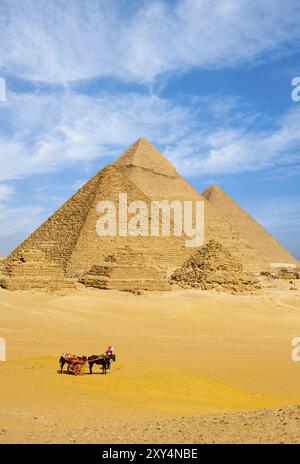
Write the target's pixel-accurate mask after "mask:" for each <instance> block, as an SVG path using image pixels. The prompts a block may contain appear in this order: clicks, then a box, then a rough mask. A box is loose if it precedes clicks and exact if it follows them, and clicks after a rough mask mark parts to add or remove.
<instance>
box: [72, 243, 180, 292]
mask: <svg viewBox="0 0 300 464" xmlns="http://www.w3.org/2000/svg"><path fill="white" fill-rule="evenodd" d="M80 282H81V283H83V284H84V285H85V286H86V287H94V288H100V289H105V290H121V291H130V292H134V291H140V290H148V291H149V290H150V291H151V290H159V291H164V290H170V289H171V287H170V285H169V283H168V281H167V280H166V278H165V276H164V275H163V272H162V271H161V270H159V269H158V268H157V267H155V265H154V264H153V262H152V261H151V259H149V258H148V259H146V258H145V255H144V253H143V250H140V251H139V250H137V249H135V250H133V249H132V248H131V247H129V246H125V247H124V248H120V249H118V250H116V251H115V252H114V253H113V254H111V255H108V256H106V258H105V259H104V261H103V263H100V264H97V265H94V266H92V267H91V269H90V270H89V271H87V272H85V273H84V274H83V275H82V277H81V278H80Z"/></svg>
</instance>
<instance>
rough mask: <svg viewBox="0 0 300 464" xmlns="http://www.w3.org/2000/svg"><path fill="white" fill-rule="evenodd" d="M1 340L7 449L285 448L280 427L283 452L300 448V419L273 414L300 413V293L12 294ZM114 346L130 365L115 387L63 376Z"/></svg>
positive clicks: (3, 313)
mask: <svg viewBox="0 0 300 464" xmlns="http://www.w3.org/2000/svg"><path fill="white" fill-rule="evenodd" d="M0 336H2V337H5V339H6V342H7V354H8V361H7V362H4V363H0V376H1V383H0V405H1V409H0V411H1V412H0V442H27V443H29V442H34V443H35V442H46V441H48V442H73V441H76V442H80V441H81V442H113V441H115V442H126V441H127V442H128V441H129V442H131V441H137V442H159V441H160V442H198V441H199V442H201V441H205V442H212V441H227V442H228V441H229V442H230V441H235V442H239V441H251V437H252V441H266V442H268V441H276V433H275V432H274V433H271V432H270V431H269V430H268V428H267V429H266V428H265V427H264V426H263V424H267V423H269V422H270V421H271V423H272V424H273V423H274V424H277V425H276V427H275V429H274V430H277V436H278V441H282V440H283V441H298V442H299V436H298V435H297V433H298V432H297V427H296V428H295V425H296V424H298V422H297V417H298V415H299V409H297V407H296V406H295V407H293V408H292V409H286V410H285V412H283V413H281V412H280V413H278V414H279V416H278V415H277V412H276V411H275V412H274V411H273V409H270V408H275V409H276V410H278V408H281V407H286V406H289V407H292V406H293V405H297V404H300V392H299V388H298V385H299V377H300V363H295V362H293V361H292V360H291V339H292V338H293V337H295V336H300V291H299V290H295V291H290V290H288V289H286V290H283V289H281V290H280V289H278V290H277V291H276V290H275V289H272V291H271V290H270V291H269V290H268V289H265V290H264V291H263V292H262V293H261V294H260V295H257V296H253V295H251V296H232V295H224V294H213V293H208V292H201V291H178V292H165V293H163V294H158V293H157V294H155V293H154V294H146V295H142V296H138V297H136V296H133V295H131V294H128V293H121V292H105V291H99V290H86V289H83V290H81V291H80V292H78V291H77V292H76V293H71V292H70V293H68V294H65V295H53V294H47V293H44V294H39V293H30V292H9V291H6V290H0ZM109 343H113V344H114V346H115V349H116V353H117V356H118V359H117V362H116V363H115V364H114V365H113V369H112V371H111V372H109V374H108V375H106V376H104V375H100V374H99V373H98V372H99V371H98V370H97V369H96V367H95V372H96V373H97V374H96V375H93V376H90V375H85V376H83V377H74V376H70V375H64V374H63V375H61V374H59V373H58V372H57V369H58V357H59V355H60V354H61V353H62V352H76V353H78V354H83V353H87V354H93V353H99V352H101V351H103V349H104V348H105V346H106V345H107V344H109ZM266 408H268V409H266ZM239 411H243V412H239ZM245 411H248V413H245ZM249 411H252V412H249ZM259 411H260V412H259ZM224 414H226V416H225V419H224V417H223V415H224ZM280 414H281V416H280ZM282 414H284V417H285V419H284V420H282ZM224 421H225V422H224ZM283 422H284V423H286V424H287V425H283ZM205 424H206V425H205ZM213 424H215V426H213ZM243 424H244V425H243ZM250 424H257V426H255V427H256V428H255V427H254V429H255V430H256V431H257V434H256V435H255V434H254V435H253V427H252V432H251V427H250ZM259 424H260V426H259ZM183 430H184V431H187V430H189V434H187V433H185V432H183ZM112 433H114V435H112ZM251 433H252V435H251ZM201 437H202V438H201Z"/></svg>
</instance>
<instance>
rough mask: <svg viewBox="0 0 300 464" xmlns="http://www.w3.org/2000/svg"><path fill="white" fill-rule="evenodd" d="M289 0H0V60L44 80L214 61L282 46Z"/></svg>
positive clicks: (291, 38) (294, 20) (290, 18)
mask: <svg viewBox="0 0 300 464" xmlns="http://www.w3.org/2000/svg"><path fill="white" fill-rule="evenodd" d="M299 11H300V10H299V2H298V0H289V2H288V3H287V4H285V6H284V8H283V6H282V1H281V0H265V1H264V2H261V1H260V0H252V1H250V0H239V1H237V0H227V1H226V2H224V1H223V0H180V1H179V0H178V1H176V2H168V1H163V0H160V1H159V0H157V1H152V2H148V1H143V2H142V1H141V2H132V3H131V5H130V8H129V7H128V2H122V1H115V2H110V1H104V0H76V1H74V0H68V1H67V0H64V1H58V0H53V1H51V2H45V1H44V0H2V1H1V3H0V44H1V53H0V57H1V58H0V66H3V67H4V69H6V70H7V71H8V72H9V73H12V74H14V75H17V76H19V77H25V78H28V79H33V80H42V81H48V82H62V81H70V80H78V79H86V78H90V77H94V76H114V77H117V78H119V79H121V80H125V81H128V80H133V81H138V82H151V81H153V80H154V79H155V78H156V77H157V76H158V75H159V74H161V73H165V72H175V71H185V70H187V69H190V68H195V67H196V68H216V67H224V66H231V65H236V64H241V63H245V62H250V61H253V60H254V59H256V58H259V57H260V56H262V54H264V53H266V52H269V51H276V52H280V53H281V52H282V53H285V52H288V47H287V45H289V47H292V46H293V45H294V44H295V41H297V40H298V39H299V38H300V29H299V17H300V15H299Z"/></svg>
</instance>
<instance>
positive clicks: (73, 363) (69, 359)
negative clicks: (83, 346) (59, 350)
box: [60, 353, 88, 375]
mask: <svg viewBox="0 0 300 464" xmlns="http://www.w3.org/2000/svg"><path fill="white" fill-rule="evenodd" d="M87 362H88V360H87V357H86V356H76V355H72V354H67V353H66V354H62V355H61V358H60V365H61V372H62V368H63V366H64V364H67V365H68V367H67V372H68V373H69V374H74V375H84V374H85V366H86V364H87Z"/></svg>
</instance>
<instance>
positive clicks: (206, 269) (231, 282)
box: [170, 240, 260, 293]
mask: <svg viewBox="0 0 300 464" xmlns="http://www.w3.org/2000/svg"><path fill="white" fill-rule="evenodd" d="M170 282H171V283H173V284H178V285H179V286H181V287H183V288H200V289H202V290H220V291H226V292H231V293H244V292H254V291H256V290H258V289H259V288H260V285H259V282H258V280H257V279H256V278H255V277H254V276H253V275H252V274H250V273H246V272H243V266H242V264H241V263H240V261H239V260H238V259H237V258H235V257H233V256H232V255H231V253H230V252H229V251H228V250H227V248H225V247H223V245H221V244H220V243H219V242H217V241H215V240H210V241H209V242H208V243H207V245H205V246H204V247H203V248H201V249H199V250H197V252H196V253H195V254H194V255H193V256H191V257H190V258H189V259H188V260H187V261H186V262H185V263H184V264H183V265H182V266H181V267H180V268H179V269H177V270H176V271H175V272H174V273H173V274H172V276H171V279H170Z"/></svg>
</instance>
